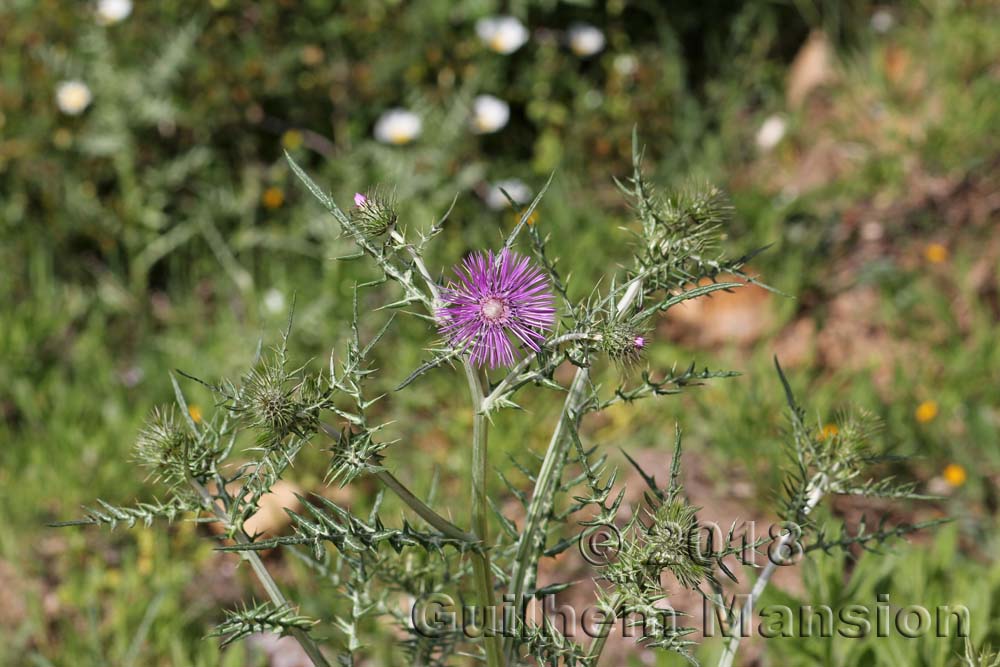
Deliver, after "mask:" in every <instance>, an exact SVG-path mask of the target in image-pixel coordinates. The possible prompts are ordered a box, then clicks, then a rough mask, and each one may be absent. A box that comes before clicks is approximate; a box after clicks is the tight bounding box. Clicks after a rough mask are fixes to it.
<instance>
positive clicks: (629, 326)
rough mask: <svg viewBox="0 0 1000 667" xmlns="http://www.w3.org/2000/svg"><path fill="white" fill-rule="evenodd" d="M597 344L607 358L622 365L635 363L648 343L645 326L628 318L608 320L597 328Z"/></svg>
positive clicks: (628, 365) (647, 332) (640, 357)
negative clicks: (598, 337)
mask: <svg viewBox="0 0 1000 667" xmlns="http://www.w3.org/2000/svg"><path fill="white" fill-rule="evenodd" d="M598 335H599V336H600V340H599V345H600V348H601V350H603V351H604V353H605V354H607V355H608V358H609V359H611V360H612V361H614V362H615V363H617V364H619V365H620V366H622V367H625V368H629V367H632V366H634V365H636V364H637V363H638V362H639V361H640V360H641V359H642V355H643V353H644V352H645V350H646V347H647V346H648V345H649V341H650V336H649V331H648V329H647V327H645V326H643V325H641V324H639V323H636V322H631V321H629V320H615V319H612V320H609V321H607V322H605V323H604V324H603V326H601V327H600V329H599V330H598Z"/></svg>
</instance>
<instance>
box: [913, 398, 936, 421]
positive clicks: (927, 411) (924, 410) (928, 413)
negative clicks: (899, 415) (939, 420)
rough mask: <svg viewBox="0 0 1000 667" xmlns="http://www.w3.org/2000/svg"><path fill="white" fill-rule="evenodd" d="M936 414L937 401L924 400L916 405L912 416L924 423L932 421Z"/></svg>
mask: <svg viewBox="0 0 1000 667" xmlns="http://www.w3.org/2000/svg"><path fill="white" fill-rule="evenodd" d="M937 415H938V404H937V401H930V400H928V401H924V402H923V403H921V404H920V405H918V406H917V409H916V411H915V412H914V413H913V416H914V417H916V418H917V421H918V422H920V423H921V424H926V423H927V422H929V421H933V420H934V418H935V417H937Z"/></svg>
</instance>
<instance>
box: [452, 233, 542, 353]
mask: <svg viewBox="0 0 1000 667" xmlns="http://www.w3.org/2000/svg"><path fill="white" fill-rule="evenodd" d="M455 276H456V278H457V281H456V282H451V283H448V286H447V287H444V288H442V289H441V299H442V300H443V301H444V302H445V306H444V307H443V308H441V309H439V310H438V318H439V319H440V321H441V325H440V328H441V333H442V334H443V335H444V336H446V337H447V338H448V342H449V344H451V345H452V346H455V347H461V348H464V349H466V350H467V351H468V352H469V353H470V354H471V355H472V363H473V364H474V365H476V366H483V365H486V364H488V365H489V367H490V368H496V367H497V366H509V365H510V364H512V363H514V359H515V358H516V357H517V352H516V350H515V345H516V343H517V341H520V342H521V343H523V344H524V345H526V346H527V347H528V348H529V349H531V350H532V351H534V352H537V351H538V349H539V343H540V342H541V341H543V340H545V335H544V332H545V331H548V330H550V329H551V328H552V325H553V324H554V323H555V319H556V309H555V308H554V307H553V305H552V303H553V299H552V294H551V293H550V292H549V283H548V281H547V280H546V279H545V274H543V273H542V272H541V271H540V270H539V269H537V268H536V267H534V266H531V265H530V263H529V261H528V258H527V257H521V256H520V255H518V254H517V253H514V252H511V251H509V250H506V249H505V250H501V251H500V252H499V253H497V254H493V252H492V251H491V252H489V253H481V252H477V253H473V254H471V255H469V256H468V257H466V258H465V259H464V260H463V261H462V264H461V265H460V266H457V267H455ZM512 337H513V338H514V342H511V338H512Z"/></svg>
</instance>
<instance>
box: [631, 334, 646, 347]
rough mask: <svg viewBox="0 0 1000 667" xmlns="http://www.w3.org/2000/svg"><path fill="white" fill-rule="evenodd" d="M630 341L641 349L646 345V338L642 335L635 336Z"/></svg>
mask: <svg viewBox="0 0 1000 667" xmlns="http://www.w3.org/2000/svg"><path fill="white" fill-rule="evenodd" d="M632 343H633V344H634V345H635V346H636V347H637V348H639V349H640V350H641V349H642V348H644V347H646V338H645V337H644V336H636V337H635V340H634V341H632Z"/></svg>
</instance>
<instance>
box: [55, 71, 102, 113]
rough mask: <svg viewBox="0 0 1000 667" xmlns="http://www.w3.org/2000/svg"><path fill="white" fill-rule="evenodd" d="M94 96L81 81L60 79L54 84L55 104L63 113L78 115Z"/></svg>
mask: <svg viewBox="0 0 1000 667" xmlns="http://www.w3.org/2000/svg"><path fill="white" fill-rule="evenodd" d="M92 99H94V96H93V95H92V94H91V93H90V88H89V87H87V84H85V83H84V82H83V81H79V80H76V79H74V80H72V81H62V82H60V83H59V85H57V86H56V105H57V106H58V107H59V110H60V111H62V112H63V113H64V114H69V115H70V116H78V115H79V114H81V113H83V110H84V109H86V108H87V107H88V106H90V102H91V100H92Z"/></svg>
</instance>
